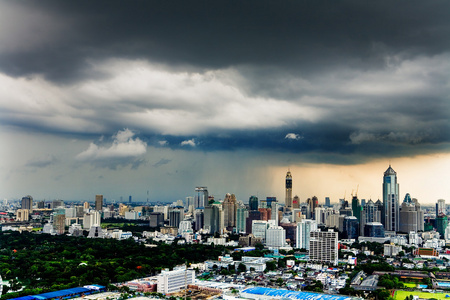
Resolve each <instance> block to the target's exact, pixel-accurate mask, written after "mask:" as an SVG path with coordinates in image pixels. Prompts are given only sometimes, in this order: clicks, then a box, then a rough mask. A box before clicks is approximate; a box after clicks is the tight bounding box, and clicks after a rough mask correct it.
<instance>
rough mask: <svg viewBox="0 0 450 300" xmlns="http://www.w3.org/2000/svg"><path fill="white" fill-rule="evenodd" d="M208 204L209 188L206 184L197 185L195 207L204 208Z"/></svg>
mask: <svg viewBox="0 0 450 300" xmlns="http://www.w3.org/2000/svg"><path fill="white" fill-rule="evenodd" d="M208 205H209V204H208V188H207V187H205V186H200V187H196V188H195V197H194V208H204V207H206V206H208Z"/></svg>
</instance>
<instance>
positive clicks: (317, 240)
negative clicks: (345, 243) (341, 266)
mask: <svg viewBox="0 0 450 300" xmlns="http://www.w3.org/2000/svg"><path fill="white" fill-rule="evenodd" d="M309 259H310V260H312V261H317V262H328V263H332V264H334V265H337V264H338V233H337V232H334V231H333V230H332V229H328V231H320V230H315V231H311V232H310V240H309Z"/></svg>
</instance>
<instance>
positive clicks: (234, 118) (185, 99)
mask: <svg viewBox="0 0 450 300" xmlns="http://www.w3.org/2000/svg"><path fill="white" fill-rule="evenodd" d="M0 6H1V7H0V42H1V43H0V45H1V46H0V83H2V85H3V86H4V88H3V89H2V88H1V86H0V105H1V107H0V120H1V121H0V122H1V124H3V125H13V126H17V127H21V128H25V129H27V128H33V129H34V130H38V131H39V130H41V131H46V132H51V133H54V134H61V133H71V134H78V135H81V136H82V137H83V135H84V137H85V138H86V137H87V135H89V136H88V138H89V139H92V136H93V135H96V134H99V135H101V134H104V135H106V136H108V135H113V134H115V133H116V132H120V131H121V130H123V129H124V128H129V129H130V130H131V131H133V130H137V131H138V132H139V136H140V137H141V138H142V139H145V141H146V143H148V145H155V146H157V147H170V148H174V149H183V150H185V151H199V150H200V151H218V150H229V151H233V150H239V149H251V150H267V151H276V152H283V153H297V154H300V155H304V156H306V155H307V156H308V157H309V158H310V159H312V160H314V161H318V162H319V161H328V162H333V163H350V162H352V161H353V162H356V161H358V160H359V159H362V158H361V157H362V156H366V157H378V156H383V155H387V156H402V155H414V154H419V153H428V152H433V151H441V150H442V149H445V147H446V145H448V143H449V142H450V134H449V132H450V123H449V116H450V99H449V96H448V95H450V90H449V89H450V84H449V78H450V71H449V70H450V63H449V61H450V39H448V37H449V36H450V19H449V18H448V11H450V2H447V1H433V2H431V1H396V2H392V1H374V2H361V1H340V2H339V3H336V2H332V1H283V2H279V1H265V0H264V1H195V2H194V1H132V2H127V3H126V4H125V3H124V2H120V1H71V2H68V1H65V2H62V1H39V2H38V1H29V2H27V1H26V2H13V1H5V2H3V3H2V4H0ZM22 76H23V77H22ZM11 91H14V92H11ZM133 132H134V131H133ZM131 141H138V143H136V145H134V146H136V147H131V148H128V147H125V148H118V149H116V148H114V147H115V146H121V147H124V146H126V145H127V144H126V142H130V140H128V141H125V142H124V143H118V144H117V145H116V144H113V145H112V146H111V147H106V146H105V147H101V146H97V145H96V144H94V143H92V144H91V146H90V147H89V149H87V150H86V151H84V152H83V153H80V154H79V157H78V158H79V160H80V161H84V162H86V163H91V164H93V165H95V166H100V167H109V168H117V167H120V166H127V165H130V166H131V167H133V168H137V167H138V166H139V165H141V164H143V163H144V161H143V160H142V159H141V155H142V154H144V153H145V152H146V150H145V148H146V146H147V144H145V143H144V142H142V141H141V140H134V139H132V140H131ZM132 146H133V145H132ZM346 155H347V156H346ZM348 155H354V157H355V158H353V159H349V158H348ZM357 155H360V156H358V158H357V157H356V156H357ZM169 162H170V160H166V159H161V160H160V161H159V162H157V163H155V165H154V166H155V167H158V166H161V165H163V164H167V163H169Z"/></svg>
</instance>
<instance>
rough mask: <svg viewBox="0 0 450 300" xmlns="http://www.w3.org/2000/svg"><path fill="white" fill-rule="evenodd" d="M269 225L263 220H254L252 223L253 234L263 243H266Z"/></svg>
mask: <svg viewBox="0 0 450 300" xmlns="http://www.w3.org/2000/svg"><path fill="white" fill-rule="evenodd" d="M269 225H270V224H269V223H268V222H267V221H263V220H254V221H253V223H252V233H253V235H254V236H255V237H256V238H260V239H261V241H262V242H263V243H265V242H266V231H267V228H269Z"/></svg>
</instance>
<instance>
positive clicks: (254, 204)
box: [248, 196, 259, 210]
mask: <svg viewBox="0 0 450 300" xmlns="http://www.w3.org/2000/svg"><path fill="white" fill-rule="evenodd" d="M258 205H259V203H258V197H256V196H250V198H249V199H248V206H249V207H250V210H258V208H259V206H258Z"/></svg>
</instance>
